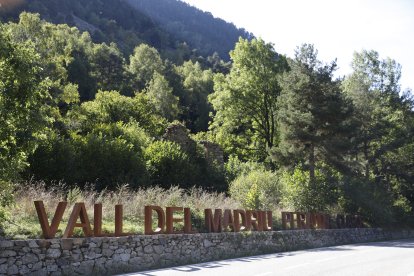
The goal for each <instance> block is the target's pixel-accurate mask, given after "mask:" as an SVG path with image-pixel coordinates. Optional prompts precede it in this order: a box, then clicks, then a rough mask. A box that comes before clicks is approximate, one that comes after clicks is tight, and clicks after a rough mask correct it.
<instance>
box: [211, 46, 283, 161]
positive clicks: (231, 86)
mask: <svg viewBox="0 0 414 276" xmlns="http://www.w3.org/2000/svg"><path fill="white" fill-rule="evenodd" d="M230 56H231V59H232V61H233V65H232V68H231V70H230V73H229V74H228V75H227V76H223V75H218V76H216V77H215V79H214V93H213V94H212V95H211V96H210V97H209V100H210V102H211V103H212V105H213V107H214V110H215V114H214V121H213V123H212V124H211V127H210V128H211V130H212V131H213V132H215V133H216V136H217V138H216V139H217V141H218V142H219V143H220V145H222V146H223V148H224V149H225V150H226V152H228V153H235V154H238V155H240V156H242V157H244V158H253V159H254V158H256V159H258V160H261V161H263V160H264V159H265V158H266V156H267V153H266V149H267V148H272V147H273V146H275V145H277V131H278V129H277V122H276V111H277V98H278V96H279V93H280V87H279V83H278V80H277V75H278V74H280V73H281V72H283V71H284V70H285V69H286V68H287V65H286V60H285V58H284V57H282V56H279V55H278V54H277V53H276V52H275V50H274V49H273V45H271V44H267V43H265V42H264V41H263V40H256V39H253V40H251V41H248V40H244V39H242V38H240V40H239V42H238V43H237V44H236V46H235V49H234V50H233V51H232V52H231V53H230ZM240 114H243V116H240Z"/></svg>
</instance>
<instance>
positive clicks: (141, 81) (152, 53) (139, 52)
mask: <svg viewBox="0 0 414 276" xmlns="http://www.w3.org/2000/svg"><path fill="white" fill-rule="evenodd" d="M163 70H164V64H163V62H162V59H161V57H160V54H159V53H158V51H157V49H155V48H153V47H151V46H148V45H147V44H141V45H139V46H137V47H136V48H135V49H134V54H133V55H131V56H130V57H129V65H128V72H129V73H130V74H131V75H132V78H133V88H134V89H135V91H141V90H142V89H143V88H144V87H145V86H147V85H148V84H149V82H150V81H151V79H152V78H153V76H154V73H155V72H157V73H160V74H162V73H163Z"/></svg>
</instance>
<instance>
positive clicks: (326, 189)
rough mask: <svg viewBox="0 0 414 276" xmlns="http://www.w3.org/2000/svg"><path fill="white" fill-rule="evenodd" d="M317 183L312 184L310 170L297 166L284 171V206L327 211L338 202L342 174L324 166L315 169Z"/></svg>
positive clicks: (292, 208) (296, 209)
mask: <svg viewBox="0 0 414 276" xmlns="http://www.w3.org/2000/svg"><path fill="white" fill-rule="evenodd" d="M315 178H316V179H315V183H314V185H313V186H312V185H310V183H309V172H308V171H304V170H302V169H301V168H295V169H294V170H293V172H284V173H283V176H282V182H283V190H284V195H283V206H284V207H285V208H289V209H291V210H294V211H318V212H321V211H326V210H327V209H328V208H329V207H331V206H332V205H334V204H336V203H337V199H338V186H339V181H340V176H339V174H338V173H337V172H335V171H333V170H332V169H330V168H328V167H327V166H322V167H321V168H320V169H317V170H316V171H315Z"/></svg>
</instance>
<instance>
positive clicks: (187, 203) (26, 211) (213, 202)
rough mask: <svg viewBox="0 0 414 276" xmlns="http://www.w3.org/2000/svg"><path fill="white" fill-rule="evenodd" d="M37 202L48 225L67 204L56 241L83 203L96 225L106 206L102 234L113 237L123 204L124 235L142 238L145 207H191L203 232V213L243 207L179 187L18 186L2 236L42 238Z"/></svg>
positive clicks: (219, 196)
mask: <svg viewBox="0 0 414 276" xmlns="http://www.w3.org/2000/svg"><path fill="white" fill-rule="evenodd" d="M35 200H42V201H43V202H44V205H45V209H46V212H47V214H48V216H49V221H51V220H52V216H53V214H54V211H55V209H56V206H57V204H58V203H59V201H68V207H67V208H66V211H65V213H64V216H63V219H62V222H61V223H60V226H59V230H58V232H57V234H56V237H61V236H62V234H63V231H64V229H65V227H66V223H67V220H68V218H69V215H70V212H71V210H72V208H73V205H74V204H75V203H76V202H84V203H85V206H86V210H87V212H88V217H89V220H90V221H91V223H92V222H93V205H94V204H95V203H102V205H103V226H102V228H103V232H106V233H113V231H114V216H115V212H114V210H115V205H116V204H123V209H124V220H123V228H124V232H129V233H137V234H142V233H143V230H144V206H146V205H157V206H161V207H163V208H165V207H167V206H178V207H189V208H190V209H191V211H192V214H193V221H192V223H193V224H194V226H195V227H196V228H198V229H200V225H201V224H202V223H201V221H202V220H203V218H204V209H206V208H213V209H214V208H218V209H240V208H243V206H242V205H241V204H240V203H239V202H237V201H236V200H233V199H232V198H230V197H227V196H226V195H225V194H223V193H214V192H213V193H212V192H206V191H204V190H202V189H199V188H192V189H190V190H184V189H181V188H179V187H171V188H170V189H162V188H159V187H151V188H147V189H139V190H131V189H129V188H128V186H127V185H123V186H119V187H118V189H116V190H115V191H108V190H104V191H101V192H97V191H95V190H94V189H93V187H89V188H86V189H84V190H81V189H79V188H72V189H68V188H67V187H65V185H63V184H58V185H55V186H53V187H48V188H46V185H45V183H44V182H26V183H21V184H19V185H18V187H17V189H16V191H15V204H14V205H13V206H11V207H10V211H9V213H10V216H9V217H10V218H9V219H8V220H7V221H6V223H3V232H4V233H3V234H2V235H3V236H6V237H7V238H11V239H28V238H40V237H41V236H42V231H41V228H40V224H39V222H38V218H37V213H36V210H35V207H34V203H33V202H34V201H35ZM76 230H77V231H75V234H74V235H75V236H82V233H81V229H79V228H77V229H76Z"/></svg>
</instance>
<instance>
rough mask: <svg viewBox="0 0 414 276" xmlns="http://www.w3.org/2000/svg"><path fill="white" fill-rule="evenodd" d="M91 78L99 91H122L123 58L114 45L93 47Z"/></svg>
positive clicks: (103, 44)
mask: <svg viewBox="0 0 414 276" xmlns="http://www.w3.org/2000/svg"><path fill="white" fill-rule="evenodd" d="M90 59H91V61H90V62H91V67H92V71H91V76H92V77H93V78H94V79H95V81H96V84H97V88H98V89H100V90H108V91H109V90H122V88H123V86H124V83H125V80H124V63H125V60H124V57H123V56H122V53H121V52H120V51H119V49H118V47H117V46H116V44H114V43H111V44H110V45H109V46H108V45H106V44H105V43H102V44H98V45H95V46H94V47H93V49H92V54H91V55H90Z"/></svg>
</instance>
